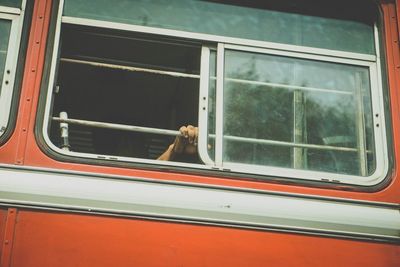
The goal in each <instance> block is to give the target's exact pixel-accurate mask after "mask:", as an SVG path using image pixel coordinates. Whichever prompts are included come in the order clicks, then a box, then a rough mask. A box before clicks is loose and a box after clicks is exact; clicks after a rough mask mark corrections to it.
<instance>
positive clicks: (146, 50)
mask: <svg viewBox="0 0 400 267" xmlns="http://www.w3.org/2000/svg"><path fill="white" fill-rule="evenodd" d="M83 29H84V31H83ZM92 30H93V31H95V34H92V33H90V32H89V31H88V28H86V27H76V26H73V27H71V26H68V25H67V26H66V25H64V26H63V28H62V33H61V36H62V37H61V51H60V59H59V66H58V74H57V81H56V85H57V86H58V87H59V92H58V93H56V94H55V96H54V108H53V114H52V117H55V118H58V117H59V114H60V112H66V113H67V114H68V117H69V118H72V119H77V120H80V122H82V121H83V122H84V123H72V122H71V121H69V127H70V131H69V150H70V151H73V152H81V153H90V154H97V155H109V156H115V157H116V158H118V157H132V158H143V159H156V158H157V157H158V156H160V155H161V154H162V152H163V151H165V149H166V148H167V147H168V146H169V144H171V143H172V142H173V140H174V138H175V136H176V134H177V133H179V132H178V131H177V130H178V129H179V128H180V127H181V126H182V125H188V124H191V125H197V124H198V122H197V120H198V114H197V111H198V99H199V75H200V73H199V70H200V54H201V46H200V45H197V46H196V45H187V42H185V41H182V42H180V41H179V40H170V41H166V40H165V38H162V39H160V40H157V36H151V37H149V38H148V39H145V37H144V36H145V35H143V34H136V33H129V34H127V33H121V38H115V33H114V34H113V35H108V34H107V30H105V33H101V30H100V29H97V28H93V29H92ZM128 35H129V36H128ZM76 40H80V41H79V42H78V43H77V42H76ZM144 44H146V45H144ZM77 55H79V56H77ZM177 71H179V72H177ZM56 120H57V119H56ZM97 122H100V123H103V124H110V125H111V126H112V127H98V125H97V126H96V123H97ZM93 124H94V125H93ZM110 125H108V126H110ZM114 126H115V127H114ZM119 126H127V127H128V128H129V126H131V127H136V128H138V127H142V128H144V129H150V131H129V130H126V129H123V128H118V127H119ZM151 129H155V131H154V132H152V131H151ZM165 132H173V133H175V135H172V134H165ZM50 139H51V140H52V142H53V143H54V144H55V145H57V146H58V147H61V146H62V138H61V135H60V123H59V122H53V123H52V124H51V129H50Z"/></svg>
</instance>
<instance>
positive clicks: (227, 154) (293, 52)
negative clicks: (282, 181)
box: [43, 0, 388, 185]
mask: <svg viewBox="0 0 400 267" xmlns="http://www.w3.org/2000/svg"><path fill="white" fill-rule="evenodd" d="M361 7H362V8H361ZM360 10H362V12H360ZM376 14H377V10H376V7H375V6H374V4H373V3H369V2H365V1H358V0H356V1H351V3H347V2H345V1H337V2H334V3H332V1H326V2H325V1H321V3H319V2H318V3H315V1H302V2H301V4H300V3H299V2H297V1H289V0H285V1H279V3H276V1H265V2H263V3H248V1H247V2H246V1H179V0H174V1H168V2H165V1H158V0H151V1H142V0H137V1H126V0H118V1H99V2H98V4H97V5H96V6H95V7H93V5H92V4H90V3H89V2H87V1H78V0H65V1H64V2H63V1H61V3H60V12H59V17H58V21H57V31H56V39H55V44H56V45H55V48H54V51H53V59H52V60H53V63H52V69H51V75H50V83H49V90H48V93H47V106H46V112H45V117H44V122H45V123H44V127H43V136H44V138H45V140H46V142H47V144H48V145H49V146H50V148H52V149H53V151H55V152H57V153H61V154H63V155H67V156H69V158H70V159H71V160H75V161H79V160H82V159H90V160H94V161H98V160H101V161H102V162H104V161H106V162H109V163H110V164H113V163H115V162H119V161H121V162H127V163H131V164H132V166H134V165H135V164H136V163H140V164H145V165H146V164H148V165H149V166H152V165H168V166H179V167H185V168H188V170H190V169H191V168H195V169H212V170H215V171H217V172H218V171H220V172H235V173H244V174H246V175H248V174H254V175H261V176H263V177H284V178H289V179H305V180H318V181H325V182H335V183H336V182H342V183H348V184H357V185H371V184H376V183H378V182H380V181H381V180H382V179H384V177H385V175H386V172H387V168H388V167H387V165H388V163H387V161H388V160H387V148H386V133H385V123H384V122H385V119H384V108H383V97H382V95H383V89H382V86H381V78H380V77H381V71H380V61H379V55H380V53H379V45H378V43H379V42H378V35H379V34H378V29H377V27H376V24H377V20H378V18H377V16H376ZM76 40H79V42H76ZM188 125H192V126H193V127H198V140H194V142H193V143H194V145H195V146H196V148H197V152H196V153H193V154H191V155H181V156H179V157H174V158H171V160H170V161H161V160H158V158H160V156H161V155H163V153H165V152H168V149H170V148H171V147H174V146H175V145H176V138H177V136H180V135H181V133H180V132H179V131H178V129H179V128H181V127H182V126H188ZM190 127H191V126H190ZM175 152H176V151H174V153H175ZM161 158H162V157H161Z"/></svg>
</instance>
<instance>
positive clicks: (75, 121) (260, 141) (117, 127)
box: [53, 117, 358, 152]
mask: <svg viewBox="0 0 400 267" xmlns="http://www.w3.org/2000/svg"><path fill="white" fill-rule="evenodd" d="M53 120H54V121H59V122H65V123H71V124H77V125H82V126H88V127H96V128H106V129H115V130H123V131H131V132H142V133H149V134H162V135H169V136H179V135H181V133H180V132H179V131H177V130H167V129H159V128H151V127H141V126H133V125H125V124H116V123H108V122H98V121H87V120H78V119H70V118H68V119H63V118H59V117H53ZM209 136H210V137H211V138H215V135H209ZM223 139H224V140H229V141H239V142H245V143H252V144H254V143H255V144H263V145H276V146H285V147H299V148H310V149H321V150H336V151H345V152H346V151H347V152H357V151H358V149H357V148H350V147H337V146H326V145H314V144H297V143H293V142H285V141H275V140H267V139H258V138H250V137H240V136H231V135H224V136H223Z"/></svg>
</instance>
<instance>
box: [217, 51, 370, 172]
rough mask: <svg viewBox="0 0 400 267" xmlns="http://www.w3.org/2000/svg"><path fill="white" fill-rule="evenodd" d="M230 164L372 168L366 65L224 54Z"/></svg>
mask: <svg viewBox="0 0 400 267" xmlns="http://www.w3.org/2000/svg"><path fill="white" fill-rule="evenodd" d="M223 127H224V128H223V130H224V155H223V159H224V161H226V162H240V163H248V164H257V165H265V166H278V167H291V168H297V169H307V170H317V171H327V172H335V173H343V174H354V175H362V176H366V175H368V174H370V173H371V172H373V171H374V168H375V163H374V144H373V136H372V135H373V133H372V114H371V96H370V84H369V72H368V68H364V67H358V66H351V65H344V64H336V63H327V62H319V61H312V60H302V59H295V58H289V57H284V56H271V55H263V54H255V53H248V52H238V51H226V55H225V77H224V126H223Z"/></svg>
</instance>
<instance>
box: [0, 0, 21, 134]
mask: <svg viewBox="0 0 400 267" xmlns="http://www.w3.org/2000/svg"><path fill="white" fill-rule="evenodd" d="M25 3H26V2H25V1H23V2H22V9H19V8H11V7H4V6H0V19H2V20H9V21H10V22H11V29H10V36H9V40H8V47H7V57H6V62H5V68H4V74H3V83H2V84H1V92H0V137H1V136H2V135H3V134H4V133H5V132H6V129H7V127H8V123H9V120H10V111H11V102H12V96H13V94H14V83H15V74H16V68H17V61H18V53H19V47H20V43H21V42H20V41H21V34H22V25H23V19H24V7H25ZM8 70H9V71H10V73H7V71H8ZM6 81H7V83H6Z"/></svg>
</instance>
